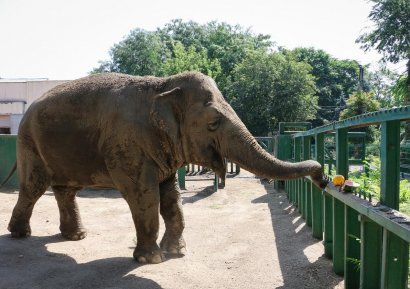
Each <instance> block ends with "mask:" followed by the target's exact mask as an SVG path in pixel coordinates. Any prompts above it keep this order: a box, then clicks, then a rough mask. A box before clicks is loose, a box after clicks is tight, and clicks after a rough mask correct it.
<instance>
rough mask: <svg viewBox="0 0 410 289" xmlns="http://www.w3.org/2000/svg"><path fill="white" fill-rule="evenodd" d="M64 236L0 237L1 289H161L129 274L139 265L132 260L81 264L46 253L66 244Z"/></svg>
mask: <svg viewBox="0 0 410 289" xmlns="http://www.w3.org/2000/svg"><path fill="white" fill-rule="evenodd" d="M64 241H66V240H64V239H63V238H62V237H61V235H53V236H45V237H35V236H32V237H30V238H25V239H13V238H11V237H10V235H2V236H0V259H1V262H0V276H1V278H0V288H8V289H13V288H19V289H20V288H22V289H24V288H30V289H37V288H38V289H40V288H41V289H46V288H53V289H55V288H87V289H88V288H111V289H113V288H134V289H139V288H141V289H160V288H162V287H161V286H160V285H158V284H157V283H156V282H154V281H152V280H150V279H147V278H142V277H138V276H136V275H134V274H128V273H130V272H131V271H132V270H135V269H136V268H138V267H139V266H140V265H139V264H138V263H136V262H135V261H134V259H133V258H125V257H118V258H106V259H101V260H95V261H92V262H88V263H83V264H78V263H77V262H76V261H75V260H74V259H73V258H71V257H69V256H67V255H65V254H58V253H53V252H50V251H48V250H47V245H48V244H52V243H58V242H64Z"/></svg>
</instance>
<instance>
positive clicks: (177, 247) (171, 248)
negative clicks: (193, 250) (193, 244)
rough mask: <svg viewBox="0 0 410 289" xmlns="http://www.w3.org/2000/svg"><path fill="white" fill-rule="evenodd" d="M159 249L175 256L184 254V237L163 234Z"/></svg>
mask: <svg viewBox="0 0 410 289" xmlns="http://www.w3.org/2000/svg"><path fill="white" fill-rule="evenodd" d="M160 247H161V249H162V250H163V251H164V252H166V253H168V254H172V255H177V256H181V257H182V256H185V254H186V248H185V247H186V244H185V240H184V238H183V237H182V236H181V237H180V238H171V237H169V236H168V234H164V237H163V238H162V240H161V243H160Z"/></svg>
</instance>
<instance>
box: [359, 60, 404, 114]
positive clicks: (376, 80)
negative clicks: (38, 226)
mask: <svg viewBox="0 0 410 289" xmlns="http://www.w3.org/2000/svg"><path fill="white" fill-rule="evenodd" d="M399 78H400V77H399V75H398V74H397V73H395V72H394V71H392V70H389V69H388V68H387V66H386V63H385V62H380V63H379V66H378V68H377V69H376V70H375V71H368V70H365V76H364V81H365V84H366V86H367V87H368V88H369V90H370V91H372V92H373V93H374V98H375V99H376V100H377V102H379V104H380V107H383V108H389V107H393V106H399V105H402V97H401V96H399V95H398V94H400V93H401V91H399V90H397V89H396V87H397V79H399ZM403 84H405V82H404V83H403ZM396 90H397V91H396Z"/></svg>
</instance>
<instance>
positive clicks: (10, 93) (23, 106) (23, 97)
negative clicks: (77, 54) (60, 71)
mask: <svg viewBox="0 0 410 289" xmlns="http://www.w3.org/2000/svg"><path fill="white" fill-rule="evenodd" d="M64 82H66V80H47V79H12V80H10V79H0V134H17V130H18V126H19V124H20V121H21V118H22V117H23V114H24V112H25V111H26V110H27V108H28V107H29V106H30V105H31V104H32V103H33V101H34V100H36V99H38V98H39V97H41V96H42V95H43V94H44V93H45V92H46V91H48V90H50V89H51V88H53V87H55V86H57V85H59V84H61V83H64Z"/></svg>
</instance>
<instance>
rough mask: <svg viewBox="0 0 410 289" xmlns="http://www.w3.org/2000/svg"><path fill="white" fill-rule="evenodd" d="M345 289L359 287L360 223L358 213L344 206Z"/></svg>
mask: <svg viewBox="0 0 410 289" xmlns="http://www.w3.org/2000/svg"><path fill="white" fill-rule="evenodd" d="M345 224H346V225H345V256H344V260H345V263H344V276H345V288H346V289H356V288H359V286H360V264H359V262H360V223H359V213H358V212H357V211H356V210H354V209H352V208H350V207H349V206H347V205H345Z"/></svg>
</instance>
